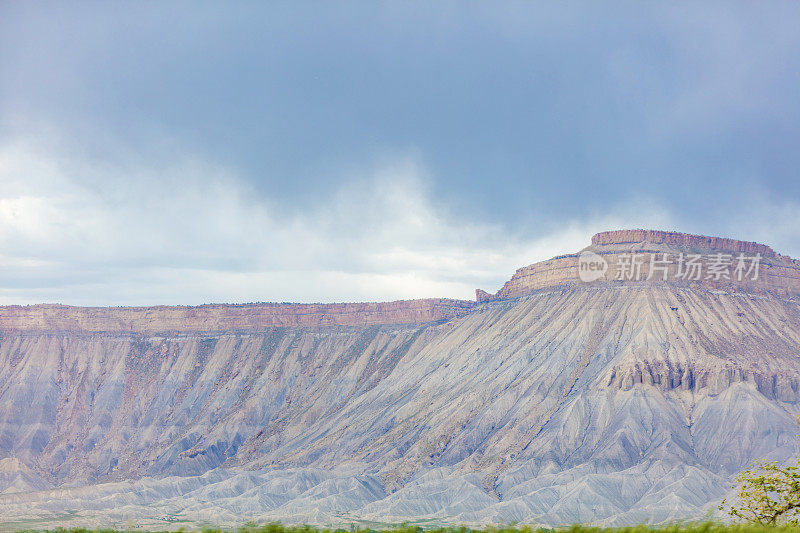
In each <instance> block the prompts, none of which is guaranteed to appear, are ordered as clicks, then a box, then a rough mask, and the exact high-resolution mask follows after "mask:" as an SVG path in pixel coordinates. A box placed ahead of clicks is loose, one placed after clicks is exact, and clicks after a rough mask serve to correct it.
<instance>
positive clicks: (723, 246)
mask: <svg viewBox="0 0 800 533" xmlns="http://www.w3.org/2000/svg"><path fill="white" fill-rule="evenodd" d="M588 253H591V254H596V255H597V256H599V258H600V259H602V260H603V261H604V262H605V264H606V266H607V270H606V271H605V273H604V275H603V276H601V277H600V278H598V279H595V280H592V281H591V283H593V284H609V283H611V284H614V283H617V284H619V283H625V284H634V283H644V284H652V283H656V282H659V281H662V282H669V283H670V284H671V285H674V286H695V287H703V288H706V289H720V290H731V291H741V290H744V291H748V292H760V293H767V292H769V293H774V294H783V295H796V294H800V261H797V260H795V259H791V258H789V257H786V256H782V255H779V254H776V253H775V251H773V250H772V248H770V247H769V246H766V245H763V244H758V243H754V242H744V241H736V240H733V239H722V238H719V237H704V236H700V235H688V234H685V233H674V232H665V231H652V230H623V231H608V232H604V233H598V234H597V235H595V236H594V237H592V244H591V246H589V247H587V248H584V249H583V250H582V251H581V252H578V253H576V254H569V255H562V256H558V257H554V258H553V259H550V260H548V261H543V262H541V263H536V264H533V265H530V266H527V267H523V268H520V269H519V270H517V272H516V273H515V274H514V276H513V277H512V278H511V279H510V280H509V281H508V282H507V283H506V284H505V285H504V286H503V287H502V288H501V289H500V290H499V291H498V292H497V293H495V294H488V293H486V292H485V291H482V290H480V289H479V290H478V292H477V293H476V294H477V297H476V299H477V300H478V301H488V300H492V299H505V298H518V297H520V296H524V295H526V294H530V293H532V292H534V291H537V290H540V289H546V288H551V287H557V286H571V285H573V286H574V285H578V284H583V283H586V281H584V280H583V279H582V278H581V275H580V274H581V273H580V268H581V261H582V259H585V258H586V257H587V255H586V254H588ZM690 262H691V263H690ZM754 263H755V264H757V269H754V270H753V271H751V266H753V264H754ZM720 267H724V268H721V269H720ZM715 268H716V269H717V270H715Z"/></svg>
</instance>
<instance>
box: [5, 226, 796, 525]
mask: <svg viewBox="0 0 800 533" xmlns="http://www.w3.org/2000/svg"><path fill="white" fill-rule="evenodd" d="M641 235H644V237H641ZM672 235H676V234H661V233H659V234H649V233H646V234H641V233H637V232H625V233H622V232H617V235H616V236H611V237H609V236H607V234H600V236H597V237H596V239H597V242H595V243H594V244H592V246H590V247H589V248H588V249H587V250H588V251H591V252H592V253H595V254H597V255H599V256H602V257H616V256H619V255H621V254H625V253H630V252H634V253H646V251H647V250H653V249H656V250H658V253H680V252H681V251H683V252H684V253H689V252H693V251H696V250H701V251H702V252H703V253H704V254H705V253H706V252H707V251H708V250H711V251H712V252H713V251H719V250H726V251H730V252H731V253H733V252H737V251H739V252H740V253H748V254H752V253H753V252H755V253H757V254H758V253H760V254H761V255H762V256H764V257H765V258H766V259H769V260H771V261H773V263H772V265H783V266H785V267H786V268H794V267H793V266H792V265H793V263H792V261H791V260H789V259H788V258H783V257H781V256H779V255H777V254H775V253H774V252H773V253H772V255H771V256H768V253H769V252H768V249H767V248H766V247H763V248H762V247H760V246H761V245H757V247H756V245H753V244H752V243H742V244H737V243H736V241H724V242H723V241H720V240H712V241H707V240H700V241H698V240H695V239H694V238H689V237H688V236H684V237H681V236H675V237H673V236H672ZM642 238H644V239H650V240H644V241H643V240H641V239H642ZM657 239H662V240H664V239H669V240H668V242H655V241H656V240H657ZM697 239H706V238H699V237H698V238H697ZM709 243H711V244H709ZM701 245H702V246H701ZM711 245H713V246H717V247H718V248H713V249H711V248H707V247H705V246H711ZM750 246H754V247H752V248H751V247H750ZM737 247H738V248H737ZM663 250H669V252H663ZM578 255H579V254H576V255H575V256H567V257H562V258H556V259H554V260H551V261H549V262H545V263H541V264H538V265H533V266H532V267H527V270H526V271H527V272H531V273H533V272H535V273H536V274H535V275H533V274H531V275H528V276H527V277H521V276H518V275H515V277H516V278H517V280H518V281H517V282H516V284H513V285H511V287H512V289H513V290H511V289H509V290H507V291H506V293H503V291H502V290H501V291H500V292H501V293H503V294H505V295H507V296H505V297H499V296H497V295H484V297H483V298H482V299H481V300H482V301H481V302H479V303H477V304H464V303H461V302H453V301H442V300H436V301H433V302H436V305H440V306H441V307H437V306H436V305H433V306H431V305H428V304H426V305H427V306H423V307H422V308H423V309H426V310H427V311H425V312H424V313H423V312H420V311H418V309H419V307H417V306H418V305H420V304H419V303H418V302H412V303H408V304H405V305H404V304H401V303H394V304H384V305H386V306H389V307H388V308H389V309H393V310H394V311H392V312H397V310H398V309H400V310H403V311H402V312H399V314H397V315H392V316H394V317H396V318H387V315H386V314H383V315H380V314H378V315H375V314H373V315H369V316H368V317H361V318H358V319H356V318H354V317H353V316H351V315H350V314H349V313H341V314H340V315H339V318H338V319H337V320H340V321H341V322H340V323H338V324H333V325H325V324H324V323H322V322H321V318H319V317H320V316H330V310H331V309H333V307H330V306H321V307H320V306H296V308H295V309H294V310H297V309H304V310H306V311H310V310H317V314H314V313H295V314H294V315H291V316H292V317H293V318H291V320H295V322H289V323H287V322H277V323H275V322H267V321H266V320H275V319H274V318H269V319H266V318H264V317H265V316H269V317H274V316H275V315H274V313H273V314H271V315H270V314H269V313H267V311H265V310H267V309H271V310H273V311H274V310H276V309H284V310H285V309H292V308H291V307H284V306H274V305H273V306H269V305H266V306H264V305H261V304H259V305H254V306H204V307H202V308H153V309H147V308H141V309H110V310H97V309H93V310H85V309H77V308H65V307H61V308H58V307H54V306H32V307H30V308H6V309H5V310H2V311H0V316H1V317H3V318H2V321H0V324H2V328H1V329H0V484H1V485H0V492H1V493H4V494H0V516H2V517H3V518H2V520H3V525H4V526H6V527H13V526H15V525H25V526H26V527H33V526H54V525H67V526H69V525H80V524H83V525H93V526H100V525H103V526H109V525H118V526H126V525H129V524H130V522H131V521H132V522H134V524H138V525H141V526H143V527H160V528H165V527H173V526H174V527H178V526H179V525H182V526H185V525H187V524H189V525H202V524H205V523H214V524H220V525H237V524H241V523H243V522H245V521H247V520H250V519H254V520H257V521H262V520H284V521H289V522H306V523H316V524H332V525H346V524H349V523H350V522H352V521H355V520H366V521H368V522H369V521H376V522H383V523H385V522H400V521H403V520H409V519H411V520H418V519H425V520H428V521H429V522H428V523H430V522H431V521H433V522H438V523H488V522H494V523H496V522H510V521H518V522H533V523H538V524H546V525H557V524H569V523H573V522H576V521H593V522H597V523H607V524H630V523H640V522H642V521H651V522H661V521H666V520H675V519H680V518H691V517H696V516H700V515H702V514H703V513H704V512H705V510H707V509H711V508H713V506H714V505H715V503H716V502H718V501H719V499H721V498H722V497H723V495H724V494H725V493H726V492H727V491H728V489H729V486H730V477H731V476H732V475H733V474H735V473H736V472H738V471H740V470H741V469H743V468H744V467H746V466H747V465H748V464H749V463H750V462H751V461H753V460H756V459H761V458H767V459H775V460H783V459H785V458H787V457H789V456H790V455H791V454H793V453H795V452H797V450H798V446H797V437H796V435H797V424H796V422H795V415H796V414H797V413H798V410H800V409H799V407H800V405H798V402H800V300H799V299H798V297H797V296H796V294H795V293H792V292H790V291H786V290H785V289H786V288H787V287H789V288H790V287H791V285H786V284H783V285H778V286H777V287H774V286H770V285H768V283H772V282H774V280H772V281H770V282H763V283H761V284H758V283H738V282H737V283H729V284H727V285H725V284H724V283H723V284H713V285H708V284H706V283H705V280H703V281H699V282H697V283H694V282H683V281H680V282H678V281H674V282H673V281H671V280H669V279H668V280H667V281H663V280H658V281H654V280H649V281H648V280H643V281H635V280H619V281H617V280H606V279H598V280H595V281H592V282H589V283H584V282H582V281H580V280H579V278H578V280H577V281H576V280H575V279H573V280H572V281H570V282H565V280H566V279H568V277H567V274H564V273H559V270H558V268H557V265H558V264H559V263H558V261H561V260H562V259H568V258H570V259H571V258H577V256H578ZM552 261H555V262H556V263H555V266H553V263H552ZM572 264H573V265H574V262H573V263H572ZM574 268H575V269H577V267H574ZM523 270H525V269H523ZM517 274H519V272H518V273H517ZM575 276H576V277H577V270H576V273H575ZM527 278H535V281H536V283H532V282H529V281H525V282H522V281H519V280H524V279H527ZM512 281H514V279H512ZM726 281H730V280H726ZM509 283H511V282H509ZM781 283H784V282H781ZM723 285H724V286H727V287H728V288H729V289H731V290H723V289H721V288H720V287H721V286H723ZM506 287H509V284H506ZM534 287H535V288H534ZM504 290H505V288H504ZM515 291H517V292H515ZM514 294H519V296H516V297H512V295H514ZM426 302H431V301H426ZM358 305H364V306H365V307H364V309H368V310H376V309H383V310H385V309H387V308H385V307H381V306H380V304H347V305H346V306H344V309H350V310H354V309H358V307H357V306H358ZM348 306H349V307H348ZM353 306H356V307H353ZM34 308H35V309H37V312H38V313H40V314H39V315H36V314H35V313H34V314H32V315H23V314H20V313H21V311H20V309H27V310H31V309H34ZM43 309H47V312H46V313H45V312H43V311H42V310H43ZM197 309H201V310H202V312H199V313H198V312H197ZM231 309H233V310H235V313H234V311H231ZM319 309H324V310H325V312H324V313H320V312H319ZM212 310H213V313H212V312H211V311H212ZM222 310H224V311H222ZM410 310H413V311H410ZM247 311H258V313H261V314H259V315H258V318H257V319H255V318H254V319H252V320H250V319H247V318H246V317H247V314H248V313H247ZM170 313H174V314H170ZM192 313H197V314H198V315H199V316H200V318H196V317H194V316H193V315H192ZM230 313H233V314H236V313H240V314H238V315H236V317H237V318H236V320H235V321H234V320H233V319H228V318H226V319H224V320H223V318H221V317H222V316H223V315H224V316H225V317H230V316H232V315H231V314H230ZM354 313H355V311H354ZM355 314H356V315H357V313H355ZM309 315H310V316H312V317H314V318H313V319H310V320H311V321H310V322H306V320H309V319H307V318H302V319H301V318H297V317H299V316H301V317H306V316H309ZM209 316H212V317H213V319H209ZM284 316H286V315H284ZM376 316H381V317H383V318H382V320H383V321H378V319H377V318H376ZM25 317H34V318H25ZM165 317H170V318H169V319H167V318H165ZM181 317H183V318H181ZM397 317H400V318H397ZM179 320H185V321H186V324H187V327H185V328H184V329H178V328H177V326H179V325H180V322H179ZM226 320H231V322H226ZM281 320H288V319H286V318H282V319H281ZM359 320H361V321H362V322H359ZM391 320H396V321H397V322H401V321H402V322H404V323H397V322H396V323H390V322H391ZM230 324H236V326H235V327H233V326H230ZM59 328H63V329H59ZM115 328H116V329H115ZM226 328H229V329H226ZM175 520H180V521H181V522H174V521H175Z"/></svg>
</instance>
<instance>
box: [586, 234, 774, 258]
mask: <svg viewBox="0 0 800 533" xmlns="http://www.w3.org/2000/svg"><path fill="white" fill-rule="evenodd" d="M639 243H651V244H668V245H672V246H677V247H681V248H685V249H696V250H702V251H706V250H719V251H728V252H735V253H745V254H751V255H754V254H761V255H762V256H764V257H775V255H776V254H775V251H774V250H773V249H772V248H770V247H769V246H767V245H765V244H759V243H757V242H746V241H737V240H734V239H724V238H721V237H706V236H703V235H691V234H688V233H677V232H673V231H656V230H644V229H633V230H618V231H604V232H602V233H598V234H596V235H594V236H593V237H592V245H593V246H603V245H609V244H639Z"/></svg>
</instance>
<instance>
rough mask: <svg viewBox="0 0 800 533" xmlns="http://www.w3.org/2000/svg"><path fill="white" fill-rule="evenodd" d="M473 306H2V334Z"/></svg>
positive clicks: (438, 302)
mask: <svg viewBox="0 0 800 533" xmlns="http://www.w3.org/2000/svg"><path fill="white" fill-rule="evenodd" d="M472 305H473V303H472V302H466V301H462V300H450V299H443V298H430V299H424V300H404V301H397V302H367V303H339V304H274V303H259V304H243V305H224V304H214V305H201V306H198V307H184V306H174V307H172V306H158V307H71V306H65V305H49V304H43V305H30V306H6V307H0V331H81V332H129V333H145V334H152V333H161V332H173V331H179V332H200V331H208V332H216V331H242V330H254V331H255V330H261V329H264V328H269V327H323V326H371V325H378V324H421V323H425V322H436V321H439V320H446V319H449V318H453V317H455V316H460V315H463V314H464V313H466V312H467V311H468V310H469V309H470V307H471V306H472Z"/></svg>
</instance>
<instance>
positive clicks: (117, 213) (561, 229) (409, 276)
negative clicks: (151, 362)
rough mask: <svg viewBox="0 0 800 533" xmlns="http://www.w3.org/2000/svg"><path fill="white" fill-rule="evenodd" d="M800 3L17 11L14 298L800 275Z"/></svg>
mask: <svg viewBox="0 0 800 533" xmlns="http://www.w3.org/2000/svg"><path fill="white" fill-rule="evenodd" d="M798 27H800V3H797V2H765V3H761V2H758V3H756V2H730V1H726V2H719V3H716V2H702V3H701V2H686V3H684V2H662V3H648V2H641V1H636V2H613V3H610V2H609V3H601V2H586V3H580V2H576V3H571V2H551V3H544V2H542V3H536V2H522V3H515V2H508V3H503V4H499V3H497V2H486V3H480V2H469V3H460V2H458V3H457V2H452V3H450V2H445V1H443V2H434V3H429V2H394V3H382V2H372V1H362V2H326V3H311V2H272V3H267V2H238V3H227V2H208V3H198V2H191V3H181V2H168V3H165V2H128V3H122V2H102V3H101V2H79V3H72V2H51V3H48V2H2V3H0V304H9V303H38V302H62V303H68V304H76V305H139V304H199V303H204V302H212V301H213V302H250V301H305V302H313V301H354V300H386V299H399V298H413V297H426V296H449V297H459V298H470V297H473V296H474V289H475V288H476V287H481V288H484V289H486V290H489V291H495V290H497V289H498V288H499V287H500V286H501V285H502V283H503V281H504V280H506V279H507V278H508V277H510V275H511V274H512V273H513V271H514V270H515V269H516V268H518V267H521V266H523V265H526V264H530V263H532V262H535V261H538V260H541V259H546V258H548V257H551V256H553V255H557V254H561V253H566V252H572V251H576V250H578V249H580V248H582V247H583V246H585V245H586V244H588V241H589V239H590V237H591V235H592V234H593V233H594V232H596V231H602V230H607V229H617V228H634V227H643V228H654V229H668V230H678V231H686V232H692V233H701V234H712V235H720V236H726V237H734V238H739V239H744V240H755V241H760V242H765V243H767V244H770V245H772V246H773V247H774V248H776V249H777V250H778V251H781V252H784V253H789V254H791V255H793V256H795V257H800V172H799V169H800V149H799V148H800V146H798V144H799V140H800V96H799V95H800V31H798V30H797V28H798Z"/></svg>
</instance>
